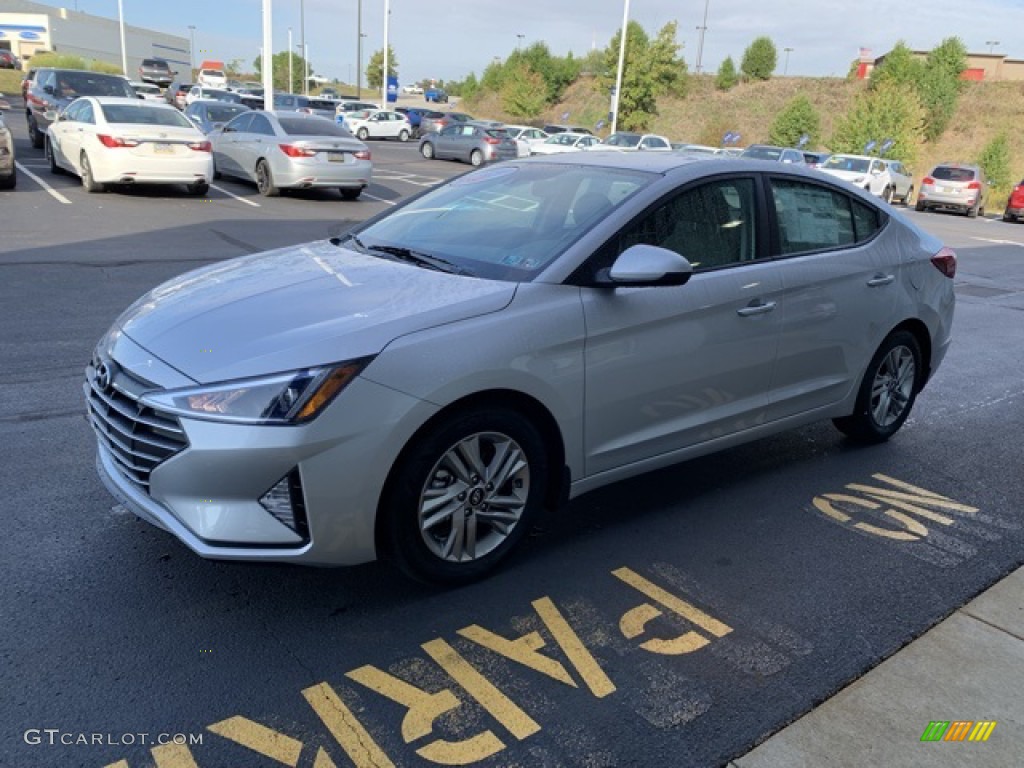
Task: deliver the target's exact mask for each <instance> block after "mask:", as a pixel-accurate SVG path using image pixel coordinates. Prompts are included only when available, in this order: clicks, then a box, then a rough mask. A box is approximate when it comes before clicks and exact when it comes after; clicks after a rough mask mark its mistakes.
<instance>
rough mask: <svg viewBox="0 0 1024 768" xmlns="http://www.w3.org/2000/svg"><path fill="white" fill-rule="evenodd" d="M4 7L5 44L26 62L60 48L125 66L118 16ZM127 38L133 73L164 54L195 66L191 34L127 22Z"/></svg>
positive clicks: (7, 1)
mask: <svg viewBox="0 0 1024 768" xmlns="http://www.w3.org/2000/svg"><path fill="white" fill-rule="evenodd" d="M111 5H112V4H111ZM0 8H2V9H3V11H2V12H0V48H2V49H7V50H9V51H13V52H14V53H15V54H16V55H17V56H18V57H19V58H20V59H21V60H22V61H23V62H25V61H28V60H30V59H31V58H32V56H33V55H34V54H36V53H37V52H39V51H55V52H56V53H66V54H69V55H73V56H81V57H82V58H85V59H94V60H97V61H106V62H109V63H111V64H114V65H115V66H117V67H120V66H121V29H120V25H119V24H118V20H117V19H116V18H113V19H108V18H106V17H103V16H94V15H92V14H90V13H84V12H79V11H75V10H72V9H69V8H60V7H56V6H52V5H43V4H42V3H33V2H28V0H3V2H2V3H0ZM124 38H125V50H126V52H127V57H128V72H126V73H125V74H127V75H129V76H131V75H132V74H134V73H135V72H137V71H138V68H139V63H140V62H141V61H142V60H143V59H164V60H165V61H166V62H167V63H168V64H170V65H171V69H173V70H180V71H182V72H188V71H189V69H190V67H191V63H190V62H191V58H192V56H191V51H190V48H189V39H188V38H187V37H178V36H176V35H168V34H166V33H164V32H157V31H155V30H152V29H143V28H142V27H133V26H131V25H129V24H125V27H124ZM28 66H30V65H26V67H28Z"/></svg>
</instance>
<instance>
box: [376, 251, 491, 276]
mask: <svg viewBox="0 0 1024 768" xmlns="http://www.w3.org/2000/svg"><path fill="white" fill-rule="evenodd" d="M368 250H370V251H375V252H377V253H386V254H387V255H388V256H394V257H395V258H396V259H398V260H399V261H404V262H406V263H408V264H415V265H416V266H419V267H426V268H427V269H436V270H437V271H439V272H448V273H451V274H455V275H472V274H473V272H472V271H471V270H468V269H466V268H465V267H460V266H459V265H458V264H453V263H452V262H450V261H447V260H446V259H442V258H441V257H440V256H431V255H429V254H426V253H421V252H419V251H414V250H412V249H411V248H403V247H402V246H398V245H371V246H369V247H368Z"/></svg>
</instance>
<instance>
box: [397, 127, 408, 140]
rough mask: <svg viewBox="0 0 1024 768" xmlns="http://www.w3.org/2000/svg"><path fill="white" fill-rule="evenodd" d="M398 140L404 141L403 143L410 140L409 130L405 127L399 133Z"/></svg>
mask: <svg viewBox="0 0 1024 768" xmlns="http://www.w3.org/2000/svg"><path fill="white" fill-rule="evenodd" d="M398 140H399V141H401V142H403V143H404V142H406V141H408V140H409V132H408V131H407V130H405V129H404V128H403V129H402V130H401V131H399V133H398Z"/></svg>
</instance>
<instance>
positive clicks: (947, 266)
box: [932, 248, 956, 279]
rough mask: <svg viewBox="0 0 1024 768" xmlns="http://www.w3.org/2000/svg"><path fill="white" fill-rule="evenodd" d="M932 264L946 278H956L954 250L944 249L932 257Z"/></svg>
mask: <svg viewBox="0 0 1024 768" xmlns="http://www.w3.org/2000/svg"><path fill="white" fill-rule="evenodd" d="M932 264H934V265H935V268H936V269H937V270H939V272H941V273H942V274H944V275H945V276H946V277H948V278H950V279H952V278H953V277H955V276H956V253H954V252H953V249H952V248H943V249H942V250H941V251H939V252H938V253H936V254H935V255H934V256H932Z"/></svg>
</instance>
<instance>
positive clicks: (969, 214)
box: [967, 205, 978, 219]
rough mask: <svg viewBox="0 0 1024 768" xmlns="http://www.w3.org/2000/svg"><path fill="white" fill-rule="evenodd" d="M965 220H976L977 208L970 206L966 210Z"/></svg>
mask: <svg viewBox="0 0 1024 768" xmlns="http://www.w3.org/2000/svg"><path fill="white" fill-rule="evenodd" d="M967 218H969V219H976V218H978V206H976V205H975V206H971V207H970V208H968V209H967Z"/></svg>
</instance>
